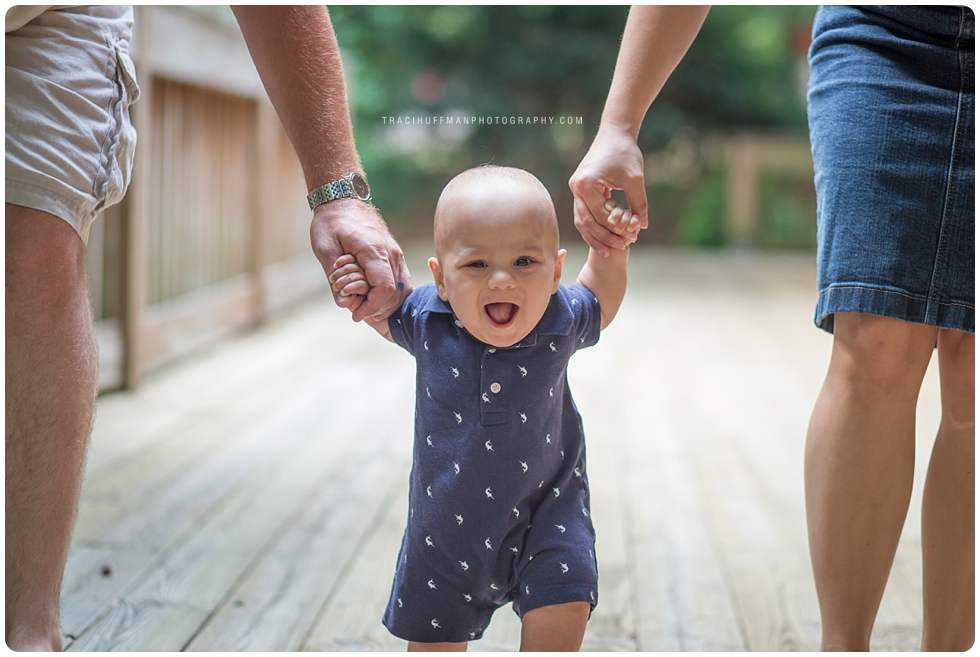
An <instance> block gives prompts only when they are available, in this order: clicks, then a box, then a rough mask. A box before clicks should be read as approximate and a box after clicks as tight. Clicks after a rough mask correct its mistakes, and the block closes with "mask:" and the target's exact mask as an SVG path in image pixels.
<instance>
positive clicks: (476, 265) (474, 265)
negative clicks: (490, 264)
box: [466, 260, 487, 269]
mask: <svg viewBox="0 0 980 657" xmlns="http://www.w3.org/2000/svg"><path fill="white" fill-rule="evenodd" d="M466 266H467V267H472V268H473V269H486V266H487V263H485V262H483V261H482V260H476V261H474V262H471V263H470V264H468V265H466Z"/></svg>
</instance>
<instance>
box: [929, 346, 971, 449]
mask: <svg viewBox="0 0 980 657" xmlns="http://www.w3.org/2000/svg"><path fill="white" fill-rule="evenodd" d="M974 344H975V340H974V335H973V334H972V333H965V332H963V331H954V330H950V329H943V330H941V331H940V332H939V343H938V346H939V381H940V385H941V386H942V405H943V423H944V424H947V425H948V426H950V427H951V428H954V429H956V428H959V429H972V428H973V426H974V417H975V416H974V404H975V400H974V389H975V388H974V376H975V370H974Z"/></svg>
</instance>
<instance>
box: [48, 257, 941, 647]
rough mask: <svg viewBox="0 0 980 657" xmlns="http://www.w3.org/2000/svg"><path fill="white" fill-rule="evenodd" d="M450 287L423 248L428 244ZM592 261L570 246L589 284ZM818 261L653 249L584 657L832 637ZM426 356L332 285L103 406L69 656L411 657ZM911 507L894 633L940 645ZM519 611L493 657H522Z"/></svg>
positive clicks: (647, 260) (929, 426)
mask: <svg viewBox="0 0 980 657" xmlns="http://www.w3.org/2000/svg"><path fill="white" fill-rule="evenodd" d="M410 255H412V257H411V258H410V264H411V265H412V271H414V272H415V273H416V277H417V280H416V283H417V284H420V283H423V282H426V281H427V280H428V278H427V275H426V272H425V268H424V264H423V263H424V260H423V259H422V258H423V257H424V256H425V255H426V253H425V251H424V250H417V251H416V252H414V253H412V254H410ZM583 258H584V253H582V252H574V253H572V254H571V255H570V257H569V263H568V266H567V267H566V271H567V272H569V273H570V274H572V276H571V277H570V278H574V272H577V270H578V266H579V265H580V264H581V262H582V261H583ZM812 261H813V257H812V255H808V254H759V253H752V252H714V253H711V252H708V253H706V252H679V251H666V250H644V251H639V250H637V251H636V252H635V253H634V256H633V261H632V262H631V281H630V291H629V293H628V294H627V297H626V301H625V303H624V304H623V308H622V310H621V312H620V315H619V317H617V319H616V321H615V322H614V323H613V325H612V326H611V327H610V328H609V329H607V330H606V331H605V332H604V334H603V337H602V339H601V340H600V342H599V344H598V345H597V346H596V347H595V348H593V349H588V350H585V351H583V352H582V353H580V354H577V355H576V356H575V357H574V358H573V359H572V363H571V367H570V374H569V377H570V380H571V385H572V390H573V392H574V394H575V398H576V400H577V403H578V405H579V408H580V410H581V413H582V415H583V418H584V422H585V428H586V435H587V437H588V438H587V439H588V450H589V451H588V453H589V473H590V477H591V480H590V481H591V484H592V494H593V518H594V521H595V524H596V529H597V532H598V546H597V552H598V557H599V573H600V588H599V591H600V593H599V606H598V607H597V609H596V611H595V613H594V615H593V617H592V620H591V622H590V623H589V627H588V631H587V633H586V637H585V645H584V646H583V649H585V650H595V651H600V650H602V651H604V650H629V651H633V650H643V651H654V650H671V651H690V650H814V649H816V648H817V647H818V637H819V615H818V612H817V602H816V594H815V592H814V586H813V581H812V576H811V572H810V565H809V557H808V550H807V541H806V525H805V520H804V511H803V509H804V506H803V479H802V468H803V440H804V434H805V430H806V425H807V422H808V419H809V414H810V409H811V407H812V404H813V401H814V399H815V397H816V394H817V391H818V389H819V386H820V384H821V382H822V378H823V375H824V372H825V368H826V364H827V362H828V358H829V352H830V346H831V338H830V337H829V336H827V335H825V334H823V333H822V332H821V331H819V330H817V329H815V328H814V327H813V324H812V321H811V318H812V313H813V303H814V294H815V293H814V266H813V264H812ZM413 387H414V363H413V362H412V360H411V358H410V357H409V356H408V355H406V354H405V353H404V352H403V351H402V350H400V349H399V348H397V347H395V346H393V345H388V344H386V343H384V342H383V341H382V340H381V338H379V337H378V336H377V335H375V334H374V333H373V332H372V331H371V330H370V329H369V328H368V327H366V326H362V325H355V324H353V323H352V322H350V320H349V319H348V318H347V316H346V315H345V313H343V312H342V311H339V310H338V309H336V308H334V307H333V306H332V305H331V304H330V303H329V302H328V301H327V300H326V299H321V300H318V301H316V302H313V303H309V304H307V305H306V306H304V307H302V308H300V309H298V310H297V311H295V312H293V313H291V314H289V315H288V316H287V317H285V318H283V319H281V320H279V321H277V322H275V323H274V324H271V325H268V326H266V327H264V328H262V329H261V330H258V331H254V332H251V333H249V334H247V335H243V336H239V337H236V338H234V339H232V340H229V341H227V342H225V343H223V344H222V345H220V346H219V347H217V348H214V349H212V350H210V351H207V352H205V353H202V354H199V355H198V356H195V357H192V358H190V359H188V360H186V361H184V362H182V363H180V364H178V365H175V366H171V367H170V368H168V369H166V370H163V371H161V372H159V373H156V374H154V375H152V376H150V377H148V378H147V380H146V382H145V385H144V387H143V388H141V389H140V390H138V391H137V392H135V393H117V394H112V395H108V396H105V397H103V398H102V399H101V400H100V402H99V408H98V416H97V419H96V422H95V431H94V436H93V439H92V446H91V449H90V452H89V457H88V465H87V475H86V480H85V484H84V488H83V491H82V501H81V508H80V512H79V517H78V524H77V527H76V530H75V535H74V547H73V550H72V553H71V556H70V558H69V562H68V570H67V574H66V577H65V587H64V598H63V603H62V612H63V631H64V633H65V635H66V639H65V643H66V646H67V647H68V649H69V650H99V651H108V650H154V651H157V650H167V651H175V650H195V651H198V650H201V651H204V650H263V651H272V650H277V651H278V650H290V651H295V650H402V649H404V642H402V641H399V640H396V639H394V638H392V637H391V636H390V635H389V634H388V633H387V631H386V630H385V629H384V627H383V626H382V625H381V623H380V617H381V614H382V612H383V609H384V606H385V602H386V600H387V596H388V591H389V588H390V585H391V575H392V572H393V566H394V561H395V556H396V553H397V550H398V545H399V541H400V538H401V532H402V529H403V526H404V520H405V516H406V509H407V503H406V493H407V477H408V469H409V464H410V454H411V440H412V419H411V418H412V408H413V404H414V396H413V395H414V390H413ZM938 417H939V393H938V377H937V373H936V369H935V363H933V365H932V366H931V367H930V370H929V373H928V374H927V379H926V383H925V385H924V389H923V393H922V395H921V398H920V403H919V415H918V418H919V419H918V423H919V432H920V434H919V435H920V440H919V447H918V454H917V463H916V479H915V483H916V486H915V488H914V492H913V500H912V509H911V512H910V514H909V518H908V522H907V524H906V527H905V531H904V533H903V536H902V542H901V545H900V547H899V550H898V555H897V558H896V561H895V566H894V569H893V573H892V578H891V580H890V581H889V584H888V588H887V589H886V591H885V597H884V601H883V602H882V606H881V611H880V614H879V618H878V624H877V626H876V629H875V633H874V637H873V641H872V647H873V648H874V649H881V650H884V649H888V650H915V649H917V647H918V641H919V634H920V628H921V603H920V595H921V585H920V577H921V566H920V561H919V550H920V547H919V546H920V539H919V513H918V507H919V505H920V501H921V489H922V479H923V476H924V473H925V468H926V465H927V462H928V454H929V450H930V448H931V444H932V436H933V435H934V432H935V430H936V427H937V426H938ZM519 632H520V626H519V622H518V620H517V617H516V616H515V615H514V614H513V613H511V611H510V609H509V607H508V608H506V609H502V610H500V612H499V613H498V614H496V616H495V617H494V620H493V623H492V624H491V626H490V628H489V630H488V631H487V633H486V637H485V638H484V639H483V640H481V641H479V642H476V643H475V644H474V645H473V646H472V649H474V650H487V651H498V650H514V649H516V647H517V645H518V638H519Z"/></svg>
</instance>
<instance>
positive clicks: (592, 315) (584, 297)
mask: <svg viewBox="0 0 980 657" xmlns="http://www.w3.org/2000/svg"><path fill="white" fill-rule="evenodd" d="M565 292H566V296H567V303H568V305H569V308H570V309H571V312H572V329H571V332H570V335H571V336H572V337H574V338H575V348H576V349H585V348H586V347H591V346H592V345H594V344H595V343H597V342H598V341H599V327H600V326H601V325H602V313H601V312H600V309H599V300H598V299H597V298H596V296H595V295H594V294H592V292H591V291H590V290H589V289H588V288H587V287H585V286H584V285H579V284H578V283H573V284H572V285H569V286H568V287H567V288H565Z"/></svg>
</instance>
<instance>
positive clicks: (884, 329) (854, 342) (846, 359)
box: [831, 313, 938, 393]
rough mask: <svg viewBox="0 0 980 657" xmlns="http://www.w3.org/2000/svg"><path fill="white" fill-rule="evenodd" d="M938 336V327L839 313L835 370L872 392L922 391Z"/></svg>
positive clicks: (837, 317)
mask: <svg viewBox="0 0 980 657" xmlns="http://www.w3.org/2000/svg"><path fill="white" fill-rule="evenodd" d="M937 333H938V329H936V328H935V327H934V326H927V325H924V324H912V323H910V322H904V321H902V320H898V319H893V318H890V317H878V316H875V315H863V314H858V313H838V314H837V315H836V316H835V317H834V350H833V357H832V361H831V368H832V370H836V371H837V372H838V373H839V374H840V375H842V376H843V377H845V379H846V381H847V382H848V383H849V384H851V385H855V386H859V387H862V388H866V389H868V390H871V391H881V392H887V393H894V392H899V391H902V390H908V391H909V392H912V391H918V388H919V386H920V385H921V383H922V377H923V375H924V374H925V371H926V367H928V365H929V359H930V358H931V357H932V351H933V348H934V347H935V345H936V336H937Z"/></svg>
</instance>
